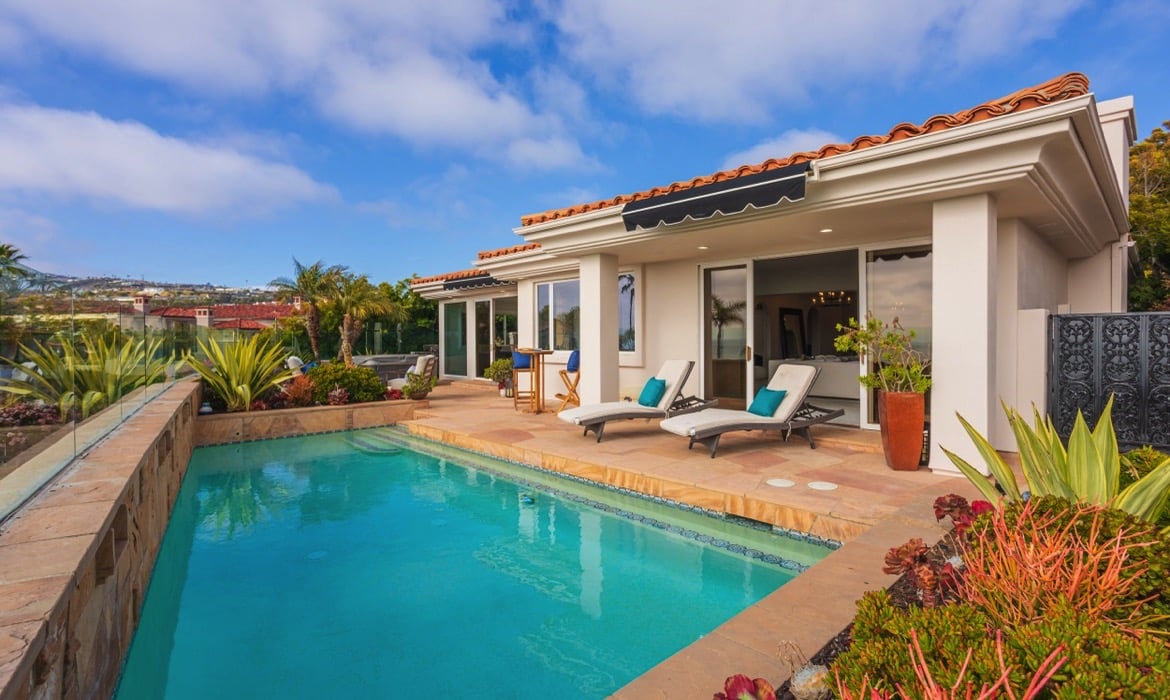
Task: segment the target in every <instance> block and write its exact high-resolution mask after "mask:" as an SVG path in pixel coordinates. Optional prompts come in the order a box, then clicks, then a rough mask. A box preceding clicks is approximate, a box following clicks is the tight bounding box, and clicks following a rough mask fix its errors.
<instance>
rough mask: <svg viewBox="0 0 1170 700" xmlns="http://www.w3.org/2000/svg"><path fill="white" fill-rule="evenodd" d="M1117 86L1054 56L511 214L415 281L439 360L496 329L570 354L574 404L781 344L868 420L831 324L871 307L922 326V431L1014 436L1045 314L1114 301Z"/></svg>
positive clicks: (940, 435) (754, 369)
mask: <svg viewBox="0 0 1170 700" xmlns="http://www.w3.org/2000/svg"><path fill="white" fill-rule="evenodd" d="M1134 138H1135V123H1134V112H1133V100H1132V98H1129V97H1123V98H1119V99H1112V100H1108V101H1104V102H1098V101H1097V99H1096V97H1095V96H1094V95H1093V94H1092V93H1090V92H1089V82H1088V79H1087V78H1086V77H1085V76H1083V75H1081V74H1079V73H1070V74H1068V75H1064V76H1061V77H1059V78H1056V79H1054V80H1051V81H1049V82H1046V83H1043V84H1041V85H1037V86H1034V87H1030V88H1026V89H1023V90H1020V91H1018V92H1016V93H1014V94H1011V95H1008V96H1007V97H1003V98H1001V99H997V100H992V101H990V102H986V103H983V104H980V105H978V106H976V107H973V108H971V109H967V110H964V111H961V112H956V113H953V114H942V115H938V116H934V117H931V118H930V119H927V120H926V121H924V122H921V123H919V124H910V123H904V124H899V125H897V126H895V127H893V128H892V129H891V130H890V131H889V132H888V133H885V134H881V135H877V136H862V137H860V138H857V139H855V140H854V141H852V142H851V143H847V144H829V145H826V146H823V147H821V148H820V149H817V150H815V151H809V152H803V153H794V154H791V155H786V154H777V157H776V158H773V159H769V160H766V161H764V162H763V163H758V164H754V165H745V166H742V167H739V168H736V169H733V170H725V171H721V172H716V173H713V174H710V175H704V176H701V177H696V178H693V179H690V180H684V181H681V182H675V183H673V184H670V185H666V186H661V187H653V188H650V189H645V190H641V191H638V192H634V193H632V194H624V195H618V196H614V197H610V198H608V199H603V200H600V201H595V202H587V203H584V204H575V205H573V206H567V207H563V208H559V209H553V210H550V211H545V212H541V213H537V214H531V215H527V216H523V217H521V219H520V222H521V225H520V227H519V228H517V229H515V233H517V234H518V235H519V236H520V237H521V238H522V239H523V243H520V244H518V245H513V246H510V247H506V248H502V249H499V250H491V251H485V252H482V253H480V254H479V256H478V259H477V260H476V261H475V263H474V267H473V268H472V269H468V270H462V271H458V272H450V273H446V274H439V275H434V276H431V277H425V278H420V279H416V280H414V282H413V288H414V290H415V291H416V292H418V293H419V294H421V295H422V296H424V297H426V298H429V299H436V300H439V301H440V304H441V307H440V312H439V318H440V341H441V351H440V354H441V371H442V372H443V374H445V375H447V376H465V377H478V376H482V372H483V370H484V368H486V367H487V365H488V364H489V363H490V362H491V361H492V359H494V358H495V357H496V356H497V355H499V354H502V353H505V352H507V348H508V346H510V345H519V346H526V347H540V348H545V349H549V350H553V351H554V354H553V355H551V356H550V357H549V361H548V362H547V364H546V371H547V372H548V373H549V376H548V377H547V378H546V381H545V386H546V387H548V388H549V389H548V391H549V393H552V392H553V391H555V390H557V388H558V387H559V382H558V381H556V374H555V373H556V370H557V369H559V367H558V366H557V365H558V363H563V362H565V360H566V359H567V357H568V355H569V352H570V351H571V350H574V349H579V350H580V351H581V380H580V387H579V392H580V395H581V398H582V400H583V402H586V403H588V402H594V401H602V400H612V399H617V398H620V397H621V396H630V395H632V396H637V391H638V389H639V387H640V386H641V384H642V383H643V382H644V381H645V379H646V378H647V377H648V376H649V374H650V373H651V372H653V371H654V369H655V368H657V367H658V366H660V365H661V364H662V362H663V361H664V360H666V359H668V358H675V357H678V358H686V359H693V360H696V361H697V365H696V372H695V373H693V374H692V377H691V379H690V386H689V387H687V389H688V391H689V392H691V393H696V394H699V395H703V396H706V397H717V398H719V399H720V402H721V404H723V405H736V404H739V405H742V404H743V403H744V402H745V401H747V400H750V397H751V396H753V395H754V393H755V391H756V389H757V388H758V387H760V386H762V385H763V384H764V383H766V382H767V379H768V377H769V376H770V374H771V372H772V371H773V370H774V369H775V367H776V366H777V364H779V363H782V362H806V363H812V364H816V365H818V366H820V367H821V369H822V372H821V375H820V378H819V379H818V382H817V384H816V385H814V388H813V391H812V393H813V394H814V395H816V396H818V397H819V398H820V399H821V400H820V401H818V403H827V402H835V403H836V405H841V406H842V407H845V408H847V409H848V410H849V413H848V415H850V416H852V423H853V424H855V425H857V426H859V427H861V428H875V427H876V419H875V416H874V407H873V406H872V403H873V402H872V397H871V396H870V395H869V394H868V392H866V391H865V390H863V389H862V388H861V387H860V385H859V384H858V383H857V380H856V377H857V375H858V373H859V372H862V371H865V369H866V368H864V367H862V366H861V365H860V363H859V362H858V361H857V359H856V358H850V357H843V356H839V355H838V354H836V353H835V351H834V349H833V343H832V341H833V338H834V336H835V335H836V324H838V323H841V322H844V321H846V320H847V319H848V318H850V317H857V316H860V315H862V314H864V312H865V310H866V309H871V310H873V312H874V313H875V314H876V315H877V316H878V317H880V318H883V319H886V320H890V319H892V318H893V317H898V318H900V319H901V321H902V322H903V324H904V325H906V326H908V327H911V328H914V329H916V330H917V331H918V334H919V335H918V337H919V340H920V341H921V345H922V349H923V350H926V351H927V352H929V353H930V355H931V357H932V363H933V369H932V372H933V378H934V387H933V389H932V391H931V395H930V401H929V405H930V413H931V418H932V421H931V423H932V438H933V440H932V443H933V444H932V449H931V459H930V464H931V467H932V468H933V469H935V470H940V471H951V470H953V467H952V466H951V465H950V462H949V461H948V460H947V459H946V458H945V457H944V456H943V455H942V453H941V452H940V450H939V445H940V444H941V445H945V446H947V447H948V448H949V449H952V450H956V451H959V452H960V453H961V454H966V455H968V456H971V457H972V459H977V457H976V456H975V455H973V454H972V452H971V449H970V443H969V441H968V439H967V437H966V435H965V434H964V433H963V431H962V428H961V426H960V425H959V423H958V422H957V420H955V414H956V412H959V413H961V414H962V415H963V416H964V417H966V418H967V419H968V420H969V421H970V422H971V423H972V424H973V425H974V426H975V427H977V428H979V429H980V430H982V431H984V432H985V433H987V432H990V434H991V436H992V440H993V442H995V444H996V445H997V447H1000V448H1009V449H1010V448H1012V447H1013V446H1014V442H1013V441H1012V440H1011V439H1010V430H1009V428H1008V426H1007V424H1006V421H1004V420H1003V419H1002V416H1001V412H1000V408H999V401H1000V399H1003V400H1005V401H1006V402H1008V403H1009V404H1012V405H1015V406H1020V407H1023V408H1024V409H1026V408H1027V407H1028V406H1029V404H1035V405H1037V406H1038V407H1039V408H1041V410H1043V409H1044V405H1045V369H1046V366H1045V362H1046V350H1045V347H1046V346H1045V339H1046V325H1047V317H1048V315H1049V314H1056V313H1065V312H1070V311H1072V312H1090V313H1091V312H1112V311H1124V310H1125V303H1126V290H1127V274H1128V269H1129V261H1130V257H1131V255H1132V252H1133V251H1132V249H1131V244H1130V242H1129V237H1128V216H1127V214H1128V212H1127V209H1128V196H1127V194H1128V183H1129V172H1128V164H1129V161H1128V152H1129V148H1130V146H1131V145H1132V144H1133V141H1134Z"/></svg>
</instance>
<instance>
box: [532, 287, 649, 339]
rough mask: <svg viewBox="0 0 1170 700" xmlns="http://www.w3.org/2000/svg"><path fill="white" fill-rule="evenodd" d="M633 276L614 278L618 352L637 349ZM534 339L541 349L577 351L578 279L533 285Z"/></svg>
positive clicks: (579, 328)
mask: <svg viewBox="0 0 1170 700" xmlns="http://www.w3.org/2000/svg"><path fill="white" fill-rule="evenodd" d="M637 280H638V277H637V273H635V272H633V271H628V272H622V273H621V274H619V275H618V350H620V351H622V352H633V351H635V350H637V349H638V344H637V335H636V331H635V327H636V321H637V320H638V319H637V303H636V301H637ZM536 318H537V328H536V339H537V345H538V346H539V347H541V348H543V349H545V350H578V349H580V348H579V343H580V337H581V285H580V282H579V281H578V280H564V281H562V282H545V283H542V284H538V285H536Z"/></svg>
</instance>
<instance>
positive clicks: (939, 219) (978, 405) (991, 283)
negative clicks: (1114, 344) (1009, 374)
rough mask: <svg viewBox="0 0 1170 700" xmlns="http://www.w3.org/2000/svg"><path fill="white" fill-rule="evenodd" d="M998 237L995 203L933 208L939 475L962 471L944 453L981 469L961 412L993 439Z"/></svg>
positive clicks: (976, 199) (960, 201) (965, 201)
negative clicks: (948, 453)
mask: <svg viewBox="0 0 1170 700" xmlns="http://www.w3.org/2000/svg"><path fill="white" fill-rule="evenodd" d="M996 237H997V226H996V208H995V200H994V199H993V198H992V197H991V196H990V195H985V194H981V195H973V196H970V197H960V198H957V199H948V200H944V201H941V202H935V203H934V224H933V237H932V258H931V259H932V261H933V269H932V278H933V282H932V292H933V298H932V305H933V311H932V312H931V323H932V326H933V327H932V329H931V333H932V342H931V363H932V366H933V372H932V374H933V377H934V385H933V387H932V391H931V399H930V428H931V448H930V468H931V469H932V470H934V471H935V472H941V473H956V472H957V471H958V470H957V469H956V468H955V466H954V465H953V464H952V463H951V461H950V459H948V458H947V456H946V455H945V454H943V452H942V450H941V449H940V448H941V447H946V448H947V449H948V450H950V451H951V452H954V453H956V454H958V455H960V456H961V457H963V458H964V459H966V460H967V461H968V462H970V463H971V464H973V465H975V466H981V465H982V460H980V458H979V453H978V452H977V451H976V450H975V448H974V446H973V445H972V443H971V440H970V438H968V437H967V433H966V431H964V430H963V426H962V425H960V424H959V421H958V419H957V418H956V417H955V413H956V412H958V413H960V414H962V416H963V418H965V419H966V420H967V422H969V423H970V424H971V425H973V426H974V427H975V428H976V429H977V430H979V431H980V432H981V433H983V434H984V435H987V434H988V433H989V432H990V429H991V425H992V415H993V413H992V412H993V411H995V410H998V407H997V400H996V393H995V376H996V369H995V367H996V325H997V324H996V293H995V290H996V281H997V275H996V255H997V253H996Z"/></svg>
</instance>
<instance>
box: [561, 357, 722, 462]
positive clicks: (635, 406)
mask: <svg viewBox="0 0 1170 700" xmlns="http://www.w3.org/2000/svg"><path fill="white" fill-rule="evenodd" d="M694 368H695V363H694V362H691V363H689V364H688V365H687V369H686V371H684V372H683V374H682V378H681V379H680V380H679V382H678V386H677V387H674V388H673V390H674V391H675V399H674V401H673V402H671V404H670V405H669V406H667V407H666V409H665V410H657V409H653V408H651V407H648V406H642V405H641V404H639V403H637V402H634V401H631V402H630V410H629V411H618V412H616V413H607V414H604V415H599V416H593V417H591V418H583V419H581V421H580V422H578V423H577V425H580V426H581V427H582V428H584V432H582V433H581V435H582V437H587V436H588V435H589V433H590V432H592V433H593V434H594V435H596V436H597V442H601V436H602V434H604V433H605V424H606V423H608V422H610V421H615V420H633V419H635V418H644V419H646V420H651V419H653V418H669V417H671V416H680V415H682V414H684V413H693V412H695V411H701V410H703V409H704V408H711V407H713V406H715V405H716V404H717V400H715V399H710V400H708V399H701V398H699V397H697V396H685V397H684V396H682V388H683V387H684V386H685V385H686V383H687V379H689V378H690V376H691V372H692V371H693V370H694Z"/></svg>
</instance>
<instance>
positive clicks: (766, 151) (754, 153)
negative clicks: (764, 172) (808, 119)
mask: <svg viewBox="0 0 1170 700" xmlns="http://www.w3.org/2000/svg"><path fill="white" fill-rule="evenodd" d="M844 141H845V140H844V139H842V138H841V137H840V136H837V135H836V134H833V133H830V132H828V131H822V130H821V129H790V130H788V131H785V132H784V133H783V134H780V135H779V136H777V137H776V138H774V139H769V140H767V141H763V142H761V143H757V144H756V145H754V146H752V147H751V148H748V149H746V150H743V151H739V152H738V153H732V154H731V155H729V156H727V158H726V159H724V161H723V166H722V169H723V170H731V169H732V168H738V167H739V166H741V165H755V164H757V163H763V162H764V161H766V160H768V159H769V158H787V157H788V156H790V155H792V154H793V153H800V152H802V151H815V150H817V149H818V148H820V147H821V146H824V145H827V144H830V143H844Z"/></svg>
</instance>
